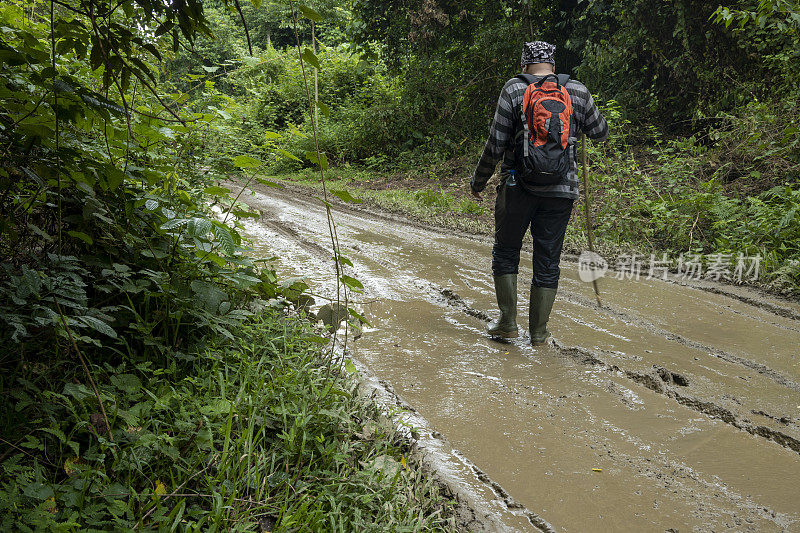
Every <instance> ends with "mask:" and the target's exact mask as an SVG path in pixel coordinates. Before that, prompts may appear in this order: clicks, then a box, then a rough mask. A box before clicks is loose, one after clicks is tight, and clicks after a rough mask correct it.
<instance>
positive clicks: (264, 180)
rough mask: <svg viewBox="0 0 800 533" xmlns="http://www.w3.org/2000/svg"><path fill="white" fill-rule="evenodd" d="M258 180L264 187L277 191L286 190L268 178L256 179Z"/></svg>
mask: <svg viewBox="0 0 800 533" xmlns="http://www.w3.org/2000/svg"><path fill="white" fill-rule="evenodd" d="M256 180H257V181H258V182H259V183H261V184H262V185H266V186H267V187H275V188H276V189H284V188H285V187H284V186H283V185H281V184H280V183H276V182H274V181H271V180H268V179H267V178H256Z"/></svg>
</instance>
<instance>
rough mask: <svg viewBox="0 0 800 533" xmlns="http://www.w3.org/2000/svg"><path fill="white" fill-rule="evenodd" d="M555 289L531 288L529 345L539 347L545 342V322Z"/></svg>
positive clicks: (553, 299) (550, 309) (547, 334)
mask: <svg viewBox="0 0 800 533" xmlns="http://www.w3.org/2000/svg"><path fill="white" fill-rule="evenodd" d="M555 299H556V289H548V288H544V287H531V306H530V309H529V311H528V328H529V329H530V332H531V344H533V345H534V346H541V345H542V344H544V343H545V342H546V341H547V337H549V336H550V332H549V331H547V320H548V319H549V318H550V311H552V310H553V302H554V301H555Z"/></svg>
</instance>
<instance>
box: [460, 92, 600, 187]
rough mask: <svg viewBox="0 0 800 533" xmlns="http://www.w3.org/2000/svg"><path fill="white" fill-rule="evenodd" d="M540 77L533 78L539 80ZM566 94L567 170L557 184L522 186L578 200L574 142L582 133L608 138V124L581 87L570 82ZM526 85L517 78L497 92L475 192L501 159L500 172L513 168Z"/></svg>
mask: <svg viewBox="0 0 800 533" xmlns="http://www.w3.org/2000/svg"><path fill="white" fill-rule="evenodd" d="M543 77H544V76H533V79H534V80H535V81H539V80H541V79H542V78H543ZM566 87H567V92H568V93H569V95H570V98H571V99H572V114H573V116H572V121H571V125H570V138H571V139H572V142H573V145H572V146H571V147H570V150H569V154H570V171H569V173H568V174H567V177H566V178H565V179H564V180H562V182H561V183H558V184H556V185H544V186H539V187H533V186H529V187H526V189H528V190H529V191H530V192H531V193H533V194H536V195H539V196H558V197H563V198H572V199H573V200H574V199H577V198H578V161H577V151H576V142H577V137H578V134H580V133H585V134H586V135H587V136H588V137H589V138H591V139H596V140H604V139H605V138H606V137H608V123H607V122H606V120H605V118H603V116H602V115H601V114H600V111H599V110H598V109H597V106H596V105H595V103H594V99H593V98H592V95H591V93H590V92H589V90H588V89H587V88H586V86H585V85H584V84H582V83H581V82H579V81H577V80H573V79H570V80H569V82H567V86H566ZM527 88H528V83H527V82H526V81H524V80H523V79H522V78H520V77H514V78H511V79H510V80H508V81H507V82H506V83H505V85H504V86H503V90H502V91H501V92H500V98H499V99H498V102H497V110H496V111H495V117H494V120H493V122H492V126H491V128H490V132H489V140H488V141H487V143H486V148H484V152H483V155H482V156H481V160H480V161H479V163H478V167H477V168H476V170H475V175H474V177H473V181H472V186H473V189H475V190H482V189H483V188H484V187H485V185H486V182H487V181H488V180H489V178H490V177H491V175H492V174H493V173H494V169H495V166H496V165H497V162H498V161H499V160H500V159H501V158H502V160H503V165H502V167H501V172H502V173H503V174H507V173H508V171H509V170H510V169H512V168H514V163H515V161H514V150H513V141H514V136H515V135H516V133H517V132H518V131H519V130H520V129H521V127H522V122H521V121H522V117H521V114H522V98H523V96H524V94H525V90H526V89H527Z"/></svg>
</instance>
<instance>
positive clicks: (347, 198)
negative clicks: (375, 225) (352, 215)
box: [331, 190, 361, 204]
mask: <svg viewBox="0 0 800 533" xmlns="http://www.w3.org/2000/svg"><path fill="white" fill-rule="evenodd" d="M331 194H332V195H334V196H336V197H337V198H339V199H340V200H342V201H343V202H348V203H352V204H360V203H361V200H359V199H358V198H354V197H353V195H352V194H350V193H349V192H347V191H333V190H332V191H331Z"/></svg>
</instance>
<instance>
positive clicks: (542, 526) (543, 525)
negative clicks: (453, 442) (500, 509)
mask: <svg viewBox="0 0 800 533" xmlns="http://www.w3.org/2000/svg"><path fill="white" fill-rule="evenodd" d="M453 454H454V455H456V456H457V457H459V458H460V459H461V460H462V461H463V462H464V464H466V465H467V466H469V467H470V468H471V469H472V471H473V472H474V473H475V475H476V476H477V477H478V479H480V480H481V481H483V482H484V483H486V484H487V485H489V486H490V487H491V488H492V490H493V491H494V493H495V494H496V495H497V496H498V497H499V498H500V499H502V500H503V502H504V503H505V505H506V507H507V508H508V509H509V510H511V511H512V512H514V513H515V514H521V515H522V516H524V517H525V518H527V519H528V521H529V522H530V523H531V525H532V526H533V527H535V528H536V529H538V530H539V531H541V532H542V533H556V530H555V529H554V528H553V526H552V525H550V523H549V522H548V521H547V520H545V519H544V518H542V517H541V516H539V515H538V514H536V513H534V512H533V511H530V510H528V509H526V508H525V506H523V505H522V504H520V503H519V502H517V501H516V500H515V499H514V498H512V497H511V495H510V494H509V493H508V492H506V490H505V489H504V488H503V487H501V486H500V485H499V484H498V483H496V482H495V481H492V479H491V478H490V477H489V476H488V475H487V474H486V473H485V472H484V471H483V470H481V469H480V468H478V466H477V465H476V464H475V463H473V462H472V461H470V460H469V459H467V458H466V456H464V455H463V454H462V453H461V452H459V451H458V450H456V449H453Z"/></svg>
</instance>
